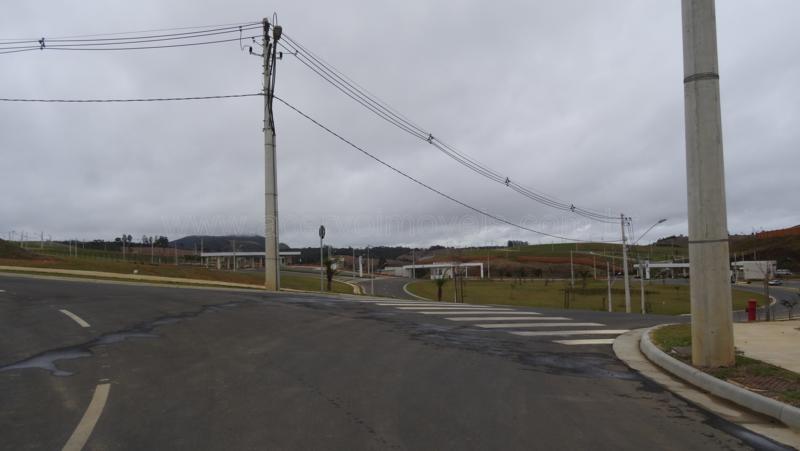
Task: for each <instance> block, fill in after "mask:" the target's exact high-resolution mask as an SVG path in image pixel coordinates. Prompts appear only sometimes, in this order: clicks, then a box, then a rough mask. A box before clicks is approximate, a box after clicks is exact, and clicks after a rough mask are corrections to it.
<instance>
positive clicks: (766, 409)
mask: <svg viewBox="0 0 800 451" xmlns="http://www.w3.org/2000/svg"><path fill="white" fill-rule="evenodd" d="M665 325H666V324H662V325H659V326H655V327H651V328H649V329H647V330H646V331H644V333H642V339H641V341H640V342H639V349H640V350H641V351H642V353H643V354H644V355H645V356H647V358H648V359H650V361H651V362H653V363H654V364H656V365H658V366H660V367H661V368H663V369H665V370H667V371H668V372H670V373H671V374H672V375H674V376H676V377H678V378H680V379H683V380H685V381H686V382H689V383H690V384H692V385H695V386H697V387H699V388H701V389H703V390H705V391H707V392H709V393H711V394H714V395H716V396H719V397H720V398H723V399H727V400H728V401H731V402H733V403H736V404H739V405H740V406H743V407H746V408H748V409H750V410H753V411H755V412H758V413H762V414H764V415H768V416H770V417H772V418H775V419H777V420H779V421H781V422H782V423H784V424H786V425H787V426H789V427H791V428H793V429H796V430H800V408H797V407H793V406H790V405H788V404H784V403H782V402H780V401H776V400H774V399H772V398H767V397H766V396H761V395H759V394H757V393H753V392H751V391H750V390H747V389H744V388H741V387H737V386H736V385H733V384H730V383H728V382H725V381H723V380H721V379H717V378H716V377H714V376H711V375H709V374H706V373H704V372H702V371H700V370H698V369H696V368H694V367H691V366H689V365H687V364H685V363H683V362H681V361H679V360H677V359H674V358H672V357H670V356H669V355H668V354H667V353H665V352H664V351H662V350H661V349H659V348H658V347H657V346H656V345H655V344H653V342H652V341H651V340H650V332H652V331H653V330H655V329H657V328H659V327H663V326H665Z"/></svg>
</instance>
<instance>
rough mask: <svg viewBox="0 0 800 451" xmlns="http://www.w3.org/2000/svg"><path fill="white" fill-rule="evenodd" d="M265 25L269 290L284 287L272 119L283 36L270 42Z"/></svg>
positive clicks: (266, 268)
mask: <svg viewBox="0 0 800 451" xmlns="http://www.w3.org/2000/svg"><path fill="white" fill-rule="evenodd" d="M262 23H263V25H264V37H263V41H262V43H263V47H264V227H265V233H264V288H265V289H267V290H269V291H277V290H279V289H280V274H279V271H280V268H279V260H278V259H279V256H278V255H279V252H278V242H279V241H278V183H277V170H276V167H275V163H276V158H275V128H274V122H273V118H272V108H271V104H272V72H273V71H274V70H275V68H274V67H271V65H272V64H273V63H274V62H275V59H274V57H273V55H274V54H275V52H276V51H277V44H278V39H280V35H281V30H280V27H278V26H275V27H273V32H274V36H273V38H274V41H273V44H270V42H269V41H270V39H269V22H268V21H267V19H264V20H263V22H262Z"/></svg>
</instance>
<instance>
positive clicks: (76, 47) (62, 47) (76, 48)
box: [0, 34, 262, 54]
mask: <svg viewBox="0 0 800 451" xmlns="http://www.w3.org/2000/svg"><path fill="white" fill-rule="evenodd" d="M261 36H262V35H261V34H255V35H249V36H242V37H241V38H231V39H218V40H213V41H201V42H188V43H183V44H166V45H152V46H134V47H96V46H81V45H55V46H48V45H45V46H44V47H41V46H30V47H25V48H21V49H15V50H12V51H5V52H0V54H4V53H17V52H29V51H34V50H72V51H87V50H95V51H120V50H149V49H166V48H175V47H191V46H197V45H208V44H219V43H223V42H234V41H242V40H246V39H255V38H260V37H261ZM0 50H2V48H0Z"/></svg>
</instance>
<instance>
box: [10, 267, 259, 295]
mask: <svg viewBox="0 0 800 451" xmlns="http://www.w3.org/2000/svg"><path fill="white" fill-rule="evenodd" d="M0 271H8V272H22V273H37V274H56V275H62V276H79V277H86V278H91V277H101V278H105V279H118V280H133V281H141V282H162V283H180V284H184V285H205V286H215V287H230V288H247V289H252V290H262V291H263V290H264V287H262V286H260V285H250V284H245V283H235V282H223V281H215V280H204V279H184V278H181V277H165V276H147V275H143V274H125V273H115V272H104V271H86V270H79V269H57V268H32V267H27V266H0Z"/></svg>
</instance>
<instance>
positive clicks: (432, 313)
mask: <svg viewBox="0 0 800 451" xmlns="http://www.w3.org/2000/svg"><path fill="white" fill-rule="evenodd" d="M507 310H508V309H502V310H482V311H480V312H476V311H475V310H471V311H466V312H464V311H453V310H439V311H435V312H431V311H424V312H418V313H421V314H423V315H476V314H478V313H497V314H500V315H541V313H537V312H509V311H507Z"/></svg>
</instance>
